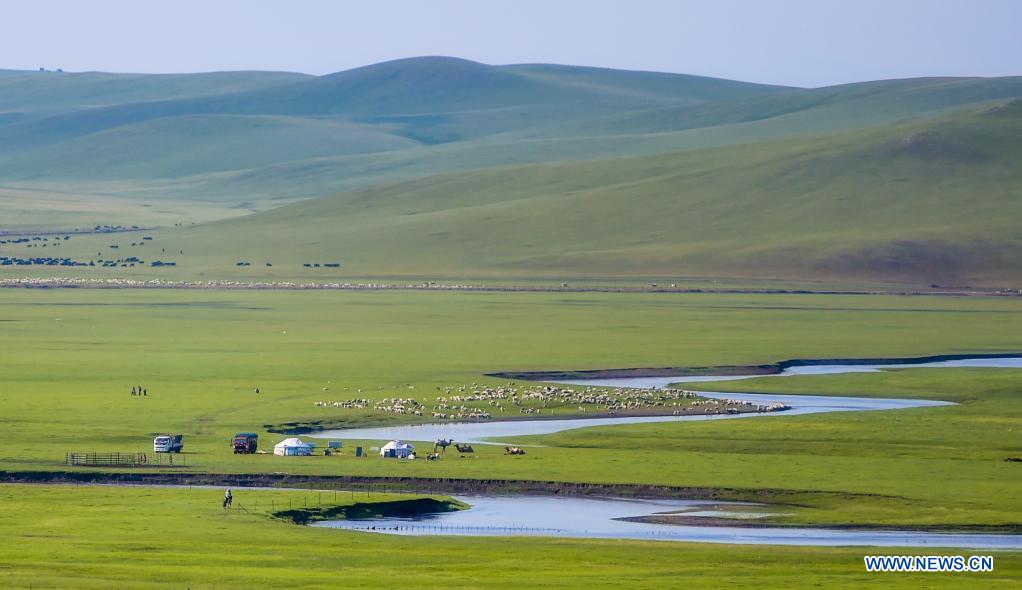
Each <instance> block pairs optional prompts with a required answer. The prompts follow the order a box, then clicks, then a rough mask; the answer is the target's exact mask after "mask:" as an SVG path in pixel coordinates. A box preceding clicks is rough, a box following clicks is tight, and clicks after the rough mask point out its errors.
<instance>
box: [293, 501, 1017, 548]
mask: <svg viewBox="0 0 1022 590" xmlns="http://www.w3.org/2000/svg"><path fill="white" fill-rule="evenodd" d="M458 499H459V500H461V501H463V502H465V503H467V504H470V505H471V506H472V507H471V508H469V509H468V510H462V511H458V512H444V513H439V514H427V515H422V516H419V517H416V518H381V519H368V520H333V521H325V522H319V523H316V524H314V525H312V526H318V527H325V528H336V529H347V530H360V531H370V532H377V533H385V534H392V535H414V536H423V535H464V536H514V535H526V536H548V537H574V538H596V539H641V540H661V541H689V542H700V543H734V544H743V545H749V544H753V545H802V546H805V545H816V546H876V547H960V548H969V549H1022V535H988V534H969V533H931V532H916V531H865V530H837V529H817V528H787V527H755V528H753V527H733V526H724V527H718V526H677V525H670V524H653V523H644V522H632V521H623V520H616V519H620V518H627V517H637V516H648V515H651V514H657V513H663V512H676V511H679V510H686V511H688V510H691V511H692V512H691V513H690V514H701V515H710V516H727V515H728V514H729V512H730V511H729V508H731V507H737V506H749V505H748V504H738V503H727V502H712V503H711V502H706V501H699V500H624V499H607V498H570V497H550V496H529V495H524V496H458ZM696 511H698V512H696ZM755 516H757V515H755V514H753V515H751V516H749V518H754V517H755Z"/></svg>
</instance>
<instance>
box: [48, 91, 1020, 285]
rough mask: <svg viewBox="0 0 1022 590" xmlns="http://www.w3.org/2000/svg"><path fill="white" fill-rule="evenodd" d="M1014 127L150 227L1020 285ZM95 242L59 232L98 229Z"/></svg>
mask: <svg viewBox="0 0 1022 590" xmlns="http://www.w3.org/2000/svg"><path fill="white" fill-rule="evenodd" d="M1019 137H1022V101H1014V102H1011V103H1006V104H1003V105H999V106H996V107H991V108H986V109H981V110H978V111H970V112H966V113H959V114H956V115H953V116H948V117H945V118H942V119H939V120H936V121H925V122H917V123H909V124H903V125H900V126H896V127H891V128H882V129H873V130H866V131H855V132H846V133H842V134H837V135H833V136H830V137H821V138H813V139H804V140H788V141H783V142H773V143H760V144H753V145H749V146H737V147H730V148H720V149H712V150H700V151H689V152H683V153H679V154H670V155H662V156H648V157H635V158H618V159H611V160H604V161H594V162H581V163H564V164H553V165H534V166H520V167H505V168H497V169H491V170H484V171H478V172H470V173H463V174H450V175H441V176H435V177H430V178H426V179H421V180H414V181H409V182H404V183H399V184H395V185H391V186H387V187H382V188H373V189H365V190H359V191H352V192H346V193H341V194H337V195H334V196H330V197H326V198H321V199H315V200H311V201H306V202H302V203H297V204H294V205H290V206H287V207H283V208H280V209H277V210H274V211H270V212H267V213H262V214H258V215H254V216H250V217H244V218H239V219H235V220H230V221H224V222H219V223H215V224H212V225H207V226H196V227H194V228H187V229H173V230H167V231H164V232H159V233H158V234H157V241H158V242H159V244H158V245H160V246H163V247H165V248H166V249H167V251H172V252H176V251H178V250H187V253H186V254H183V255H181V256H175V258H176V259H178V261H179V263H180V264H179V266H180V268H181V269H182V270H188V269H190V270H191V272H200V271H201V272H209V273H211V274H214V275H215V274H216V273H218V272H222V271H227V270H229V269H230V267H232V266H233V265H234V262H235V261H237V260H256V261H260V262H261V261H264V260H265V261H272V263H273V264H274V269H275V271H279V270H280V269H281V268H296V269H300V268H301V264H302V263H304V262H320V261H341V262H342V263H343V269H344V274H346V275H409V276H442V275H447V276H498V275H499V276H565V277H567V276H579V275H588V276H618V277H628V276H716V277H750V278H781V279H784V278H816V279H836V278H841V279H856V280H872V281H893V282H907V283H913V284H929V283H939V284H942V285H957V286H960V285H966V284H968V285H1018V284H1019V283H1020V282H1022V233H1020V231H1019V226H1018V223H1017V220H1018V219H1019V218H1020V216H1022V199H1020V198H1019V196H1020V194H1019V190H1020V189H1019V187H1020V186H1022V169H1020V168H1019V166H1018V165H1017V163H1018V162H1019V161H1020V160H1022V142H1020V141H1019V139H1018V138H1019ZM95 240H97V241H93V242H90V241H89V238H76V240H75V242H74V243H73V247H75V248H78V249H79V250H81V251H86V252H87V251H89V250H91V249H92V248H93V247H94V246H96V245H98V244H100V243H101V241H110V239H109V238H106V237H103V238H96V239H95ZM122 241H123V240H122ZM103 244H105V242H103ZM69 251H70V250H67V251H65V253H66V252H69Z"/></svg>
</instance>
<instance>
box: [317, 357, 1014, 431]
mask: <svg viewBox="0 0 1022 590" xmlns="http://www.w3.org/2000/svg"><path fill="white" fill-rule="evenodd" d="M954 367H986V368H1015V369H1019V368H1022V358H1017V357H1004V358H977V359H964V360H954V361H941V362H929V363H916V364H876V365H841V364H834V365H814V366H801V367H789V368H787V369H785V370H784V371H783V372H782V373H778V374H776V375H742V376H735V375H728V376H710V375H703V376H698V377H629V378H619V379H578V380H570V381H557V382H556V383H564V384H570V385H590V386H606V387H634V388H653V387H659V388H663V387H666V386H668V385H670V384H672V383H686V384H687V383H699V382H707V381H737V380H740V379H755V378H761V377H792V376H797V375H831V374H840V373H869V372H875V371H880V370H883V369H912V368H954ZM700 394H702V395H704V396H706V397H714V398H727V399H737V400H742V401H749V402H752V403H754V404H757V405H759V404H763V405H769V404H771V403H774V402H780V403H783V404H786V405H789V406H791V408H792V409H791V410H788V411H785V412H765V413H748V414H711V415H694V416H621V417H611V418H568V419H556V420H534V419H532V420H503V421H501V420H497V421H493V422H454V423H448V424H414V425H404V426H382V427H374V428H346V429H341V430H324V431H322V432H317V433H313V434H310V435H308V436H311V437H316V438H332V439H355V440H412V441H434V440H436V439H438V438H452V439H454V440H456V441H459V442H463V443H473V444H487V443H488V442H492V441H487V439H501V440H502V441H504V442H509V443H514V442H515V440H514V439H515V437H523V436H531V435H539V434H551V433H554V432H561V431H564V430H571V429H574V428H586V427H589V426H610V425H615V424H643V423H653V422H690V421H701V420H732V419H735V418H754V417H777V416H790V415H800V414H817V413H821V412H851V411H864V410H897V409H905V408H920V407H928V406H942V405H950V402H942V401H933V400H920V399H897V398H869V397H839V396H822V395H782V394H755V393H719V392H712V391H701V392H700ZM501 444H503V443H501Z"/></svg>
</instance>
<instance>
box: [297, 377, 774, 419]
mask: <svg viewBox="0 0 1022 590" xmlns="http://www.w3.org/2000/svg"><path fill="white" fill-rule="evenodd" d="M437 390H439V391H441V393H443V395H440V396H437V397H436V399H435V401H434V403H433V405H432V406H431V407H429V408H427V406H426V405H425V404H424V403H422V402H420V401H418V400H416V399H415V398H399V397H394V398H384V399H380V400H369V399H363V398H355V399H349V400H339V401H317V402H315V403H316V406H319V407H334V408H342V409H359V410H365V409H370V408H371V409H372V410H374V411H377V412H386V413H391V414H405V415H414V416H423V415H426V414H427V413H429V415H431V417H433V418H435V419H438V420H464V419H468V420H488V419H490V418H492V417H493V413H498V414H507V413H509V412H514V413H517V414H525V415H529V414H541V413H543V410H544V409H549V412H548V413H554V408H560V409H564V408H572V409H574V408H577V411H578V412H579V413H586V412H587V411H590V410H591V411H593V412H599V413H606V414H616V413H618V412H628V413H636V412H648V413H656V414H664V413H667V412H669V411H670V412H671V413H672V414H673V415H676V416H677V415H682V414H691V413H702V414H739V413H743V412H778V411H783V410H788V409H790V407H789V406H786V405H784V404H780V403H773V404H766V405H757V404H753V403H751V402H747V401H743V400H735V399H701V398H699V394H697V393H696V392H694V391H687V390H684V389H674V388H668V389H657V388H651V389H638V388H630V387H621V388H615V389H604V388H597V387H581V388H577V389H576V388H572V387H558V386H554V385H528V386H523V387H519V386H516V385H515V384H514V383H513V382H511V383H509V384H508V385H506V386H500V387H483V386H480V385H478V384H476V383H473V384H471V385H461V386H458V387H445V388H440V387H438V388H437ZM483 404H485V406H486V407H480V406H483Z"/></svg>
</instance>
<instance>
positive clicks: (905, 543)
mask: <svg viewBox="0 0 1022 590" xmlns="http://www.w3.org/2000/svg"><path fill="white" fill-rule="evenodd" d="M953 367H986V368H1015V369H1019V368H1022V358H1018V357H1002V358H975V359H961V360H952V361H942V362H921V363H915V364H903V363H902V364H873V365H865V364H832V365H812V366H795V367H788V368H786V369H785V370H784V371H783V372H781V373H778V374H776V375H771V377H787V376H795V375H822V374H839V373H861V372H873V371H879V370H883V369H895V368H896V369H908V368H953ZM757 377H763V375H750V376H700V377H636V378H616V379H588V380H571V381H560V383H566V384H573V385H592V386H608V387H636V388H650V387H665V386H667V385H669V384H672V383H697V382H709V381H735V380H739V379H750V378H757ZM700 393H701V394H702V395H704V396H706V397H717V398H725V397H726V398H730V399H740V400H747V401H750V402H753V403H756V404H770V403H773V402H781V403H784V404H787V405H789V406H791V408H792V409H791V410H789V411H785V412H771V413H755V414H738V415H728V414H720V415H711V416H702V415H696V416H621V417H614V418H583V419H566V420H515V421H495V422H475V423H452V424H421V425H411V426H393V427H382V428H353V429H346V430H331V431H323V432H320V433H317V434H315V435H314V436H316V437H318V438H333V439H358V440H389V439H403V440H412V441H432V440H435V439H437V438H441V437H443V438H453V439H454V440H457V441H460V442H471V443H476V444H487V443H491V444H492V443H493V441H492V439H503V441H506V442H513V439H514V437H519V436H528V435H536V434H550V433H553V432H560V431H564V430H571V429H575V428H585V427H589V426H607V425H614V424H638V423H646V422H674V421H693V420H730V419H736V418H753V417H778V416H788V415H797V414H816V413H821V412H851V411H867V410H895V409H903V408H918V407H927V406H941V405H949V402H942V401H931V400H918V399H894V398H862V397H835V396H813V395H776V394H751V393H746V394H742V393H717V392H709V391H701V392H700ZM500 444H503V442H502V443H500ZM459 499H461V500H462V501H464V502H466V503H468V504H470V505H471V506H472V508H470V509H468V510H464V511H460V512H451V513H443V514H430V515H425V516H421V517H418V518H416V519H375V520H363V521H355V520H338V521H328V522H321V523H317V524H316V525H315V526H321V527H331V528H342V529H355V530H368V531H373V532H379V533H389V534H398V535H543V536H557V537H586V538H612V539H650V540H665V541H690V542H708V543H738V544H770V545H841V546H852V545H858V546H891V547H931V546H932V547H960V548H975V549H1022V535H999V534H970V533H940V532H922V531H870V530H844V529H841V530H838V529H822V528H791V527H776V526H761V527H760V526H758V527H735V526H678V525H669V524H655V523H648V522H636V521H629V520H620V519H622V518H629V517H641V516H649V515H652V514H657V513H665V512H678V511H686V512H687V513H688V514H689V515H690V516H711V517H712V516H736V515H737V514H738V513H730V512H728V511H727V506H728V505H727V504H724V503H712V507H711V508H710V509H708V510H707V509H705V508H706V507H707V506H708V505H710V503H708V502H705V501H690V500H621V499H593V498H568V497H548V496H530V495H518V496H462V497H459ZM746 506H747V505H746ZM751 516H752V517H756V516H762V515H757V514H752V515H751Z"/></svg>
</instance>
